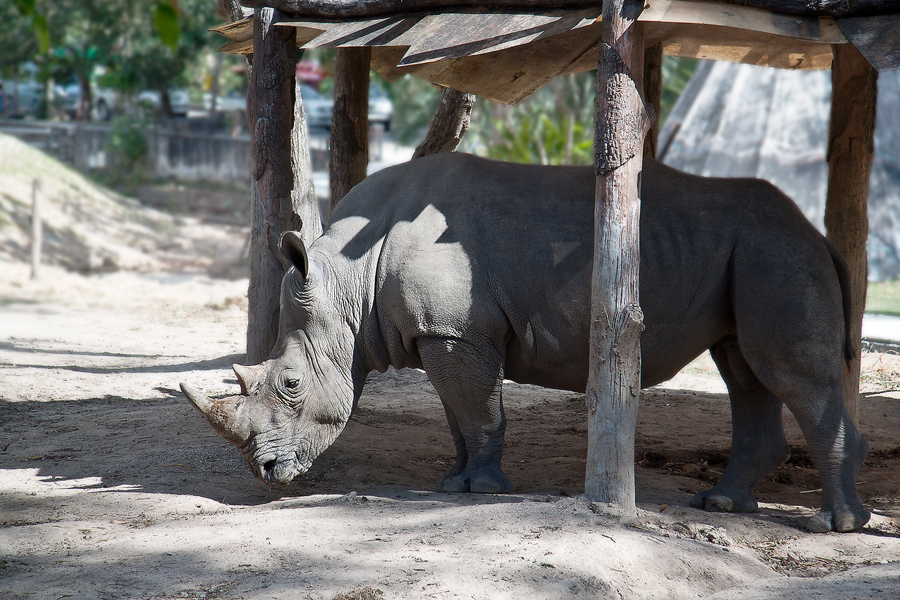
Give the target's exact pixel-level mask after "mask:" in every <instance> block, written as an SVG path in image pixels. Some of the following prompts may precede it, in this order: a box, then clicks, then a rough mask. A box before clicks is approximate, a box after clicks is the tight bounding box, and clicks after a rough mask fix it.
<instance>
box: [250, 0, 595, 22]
mask: <svg viewBox="0 0 900 600" xmlns="http://www.w3.org/2000/svg"><path fill="white" fill-rule="evenodd" d="M242 4H243V5H244V6H248V7H252V8H260V7H263V6H271V7H273V8H277V9H279V10H282V11H284V12H286V13H290V14H293V15H298V16H302V17H315V18H322V19H364V18H369V17H383V16H389V15H390V16H395V15H405V14H409V13H412V12H417V11H433V10H446V9H450V8H485V9H492V10H499V9H516V10H523V9H532V8H579V7H582V8H583V7H597V6H598V2H597V0H243V1H242Z"/></svg>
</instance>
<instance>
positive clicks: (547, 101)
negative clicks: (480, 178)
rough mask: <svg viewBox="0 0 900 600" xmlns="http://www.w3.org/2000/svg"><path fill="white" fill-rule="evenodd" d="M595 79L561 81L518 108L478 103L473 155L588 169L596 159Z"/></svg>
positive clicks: (471, 145)
mask: <svg viewBox="0 0 900 600" xmlns="http://www.w3.org/2000/svg"><path fill="white" fill-rule="evenodd" d="M594 95H595V92H594V74H593V73H579V74H577V75H570V76H567V77H558V78H556V79H554V80H552V81H550V82H549V83H548V84H547V85H546V86H544V87H543V88H541V89H540V90H538V91H537V92H535V94H534V95H532V96H531V97H530V98H528V99H526V100H525V101H524V102H522V103H521V104H519V105H517V106H506V105H503V104H499V103H497V102H491V101H490V100H486V101H479V102H477V103H476V104H475V110H474V112H473V115H472V134H471V138H470V140H468V146H469V149H470V150H471V151H474V152H476V153H478V154H482V155H484V156H488V157H490V158H497V159H500V160H509V161H514V162H524V163H539V164H545V165H547V164H555V165H559V164H589V163H590V162H591V158H592V156H593V144H594V141H593V140H594V134H593V123H594Z"/></svg>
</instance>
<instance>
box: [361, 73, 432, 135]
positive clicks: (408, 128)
mask: <svg viewBox="0 0 900 600" xmlns="http://www.w3.org/2000/svg"><path fill="white" fill-rule="evenodd" d="M378 79H379V78H378V77H377V76H373V80H378ZM388 93H389V95H390V97H391V102H393V104H394V118H393V119H392V120H391V135H392V136H393V138H394V139H395V140H396V141H398V142H400V143H401V144H410V145H418V143H419V142H421V141H422V137H423V136H424V135H425V132H426V131H427V129H428V125H429V123H431V118H432V117H433V116H434V111H435V110H436V109H437V105H438V102H439V101H440V99H441V89H440V88H439V87H437V86H435V85H434V84H431V83H429V82H427V81H424V80H422V79H417V78H415V77H413V76H411V75H404V76H403V77H401V78H400V79H398V80H396V81H394V82H393V83H391V84H390V86H389V87H388Z"/></svg>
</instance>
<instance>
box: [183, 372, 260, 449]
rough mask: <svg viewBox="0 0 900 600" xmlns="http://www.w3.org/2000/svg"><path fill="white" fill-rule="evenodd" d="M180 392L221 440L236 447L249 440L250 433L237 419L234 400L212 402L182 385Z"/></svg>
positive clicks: (240, 420) (245, 425) (244, 424)
mask: <svg viewBox="0 0 900 600" xmlns="http://www.w3.org/2000/svg"><path fill="white" fill-rule="evenodd" d="M181 391H182V392H183V393H184V395H185V397H186V398H187V399H188V400H190V402H191V404H193V405H194V407H195V408H196V409H197V410H199V411H200V412H201V413H203V416H204V417H206V420H207V421H209V424H210V425H212V426H213V429H215V430H216V432H217V433H218V434H219V435H221V436H222V437H223V438H225V439H226V440H228V441H229V442H232V443H234V444H236V445H238V446H240V445H242V444H244V442H246V441H247V440H248V439H249V437H250V432H249V428H248V426H247V424H246V423H243V422H242V419H239V418H237V414H236V413H237V412H238V411H237V409H238V407H237V402H236V401H235V399H233V398H228V399H225V400H220V401H219V402H214V401H213V400H210V399H209V398H207V397H206V396H204V395H203V394H200V393H198V392H197V391H196V390H194V389H193V388H191V387H190V386H187V385H185V384H183V383H182V384H181Z"/></svg>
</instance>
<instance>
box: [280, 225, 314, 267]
mask: <svg viewBox="0 0 900 600" xmlns="http://www.w3.org/2000/svg"><path fill="white" fill-rule="evenodd" d="M278 249H279V250H281V254H283V255H284V257H285V258H286V259H287V260H288V262H289V263H290V264H292V265H294V268H295V269H297V273H298V274H299V275H300V276H301V277H303V278H304V279H306V276H307V275H309V257H308V256H307V255H306V245H305V244H304V243H303V238H301V237H300V232H298V231H285V232H284V234H283V235H282V236H281V243H279V244H278Z"/></svg>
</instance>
